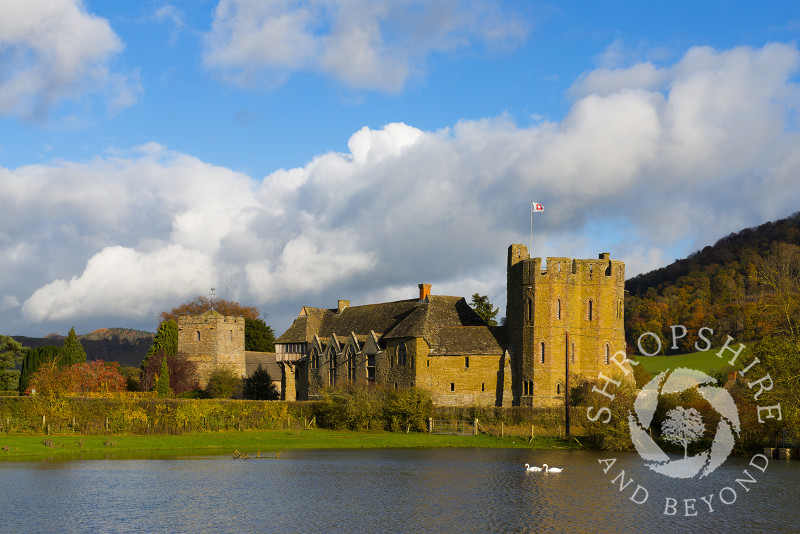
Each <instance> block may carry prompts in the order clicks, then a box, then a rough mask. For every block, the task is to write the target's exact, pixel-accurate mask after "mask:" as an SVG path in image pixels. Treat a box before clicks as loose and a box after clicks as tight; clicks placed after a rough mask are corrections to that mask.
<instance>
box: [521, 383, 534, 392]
mask: <svg viewBox="0 0 800 534" xmlns="http://www.w3.org/2000/svg"><path fill="white" fill-rule="evenodd" d="M522 394H523V395H533V380H523V381H522Z"/></svg>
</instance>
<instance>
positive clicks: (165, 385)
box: [156, 357, 169, 397]
mask: <svg viewBox="0 0 800 534" xmlns="http://www.w3.org/2000/svg"><path fill="white" fill-rule="evenodd" d="M156 391H157V392H158V396H159V397H168V396H169V367H168V365H167V358H166V357H165V358H164V359H162V360H161V372H160V373H159V374H158V380H156Z"/></svg>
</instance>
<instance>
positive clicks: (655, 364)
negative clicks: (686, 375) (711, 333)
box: [636, 349, 731, 375]
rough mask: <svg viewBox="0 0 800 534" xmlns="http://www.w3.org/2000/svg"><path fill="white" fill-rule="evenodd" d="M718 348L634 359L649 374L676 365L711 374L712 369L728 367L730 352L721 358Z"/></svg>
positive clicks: (673, 367)
mask: <svg viewBox="0 0 800 534" xmlns="http://www.w3.org/2000/svg"><path fill="white" fill-rule="evenodd" d="M717 352H719V349H710V350H707V351H703V352H692V353H689V354H676V355H673V356H637V357H636V360H637V361H639V362H640V365H641V366H642V367H643V368H644V370H645V371H647V372H649V373H650V374H651V375H656V374H658V373H660V372H661V371H665V370H667V369H675V368H677V367H687V368H689V369H697V370H698V371H703V372H704V373H706V374H711V375H713V374H714V373H713V372H714V371H719V370H721V369H725V368H727V367H728V360H730V356H731V353H730V352H729V351H726V352H725V354H723V358H719V357H717Z"/></svg>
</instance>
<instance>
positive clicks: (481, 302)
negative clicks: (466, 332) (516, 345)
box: [469, 293, 500, 326]
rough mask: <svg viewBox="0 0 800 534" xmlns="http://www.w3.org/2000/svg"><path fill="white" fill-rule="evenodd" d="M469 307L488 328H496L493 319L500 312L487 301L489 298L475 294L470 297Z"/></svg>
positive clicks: (495, 322)
mask: <svg viewBox="0 0 800 534" xmlns="http://www.w3.org/2000/svg"><path fill="white" fill-rule="evenodd" d="M469 305H470V306H471V307H472V309H473V310H475V313H477V314H478V315H479V316H480V318H481V319H483V320H484V322H486V324H488V325H489V326H497V320H496V319H495V317H496V316H497V313H498V312H499V311H500V310H499V309H498V308H495V307H494V305H493V304H492V303H491V301H489V297H487V296H486V295H479V294H478V293H475V294H474V295H472V302H470V304H469Z"/></svg>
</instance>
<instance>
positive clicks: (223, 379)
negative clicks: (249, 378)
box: [206, 367, 242, 399]
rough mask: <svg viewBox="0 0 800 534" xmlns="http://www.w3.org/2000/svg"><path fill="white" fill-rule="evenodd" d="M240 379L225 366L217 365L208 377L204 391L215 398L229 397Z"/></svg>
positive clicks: (239, 382)
mask: <svg viewBox="0 0 800 534" xmlns="http://www.w3.org/2000/svg"><path fill="white" fill-rule="evenodd" d="M241 382H242V380H241V379H240V378H239V377H238V376H236V373H234V372H233V371H232V370H231V369H229V368H227V367H217V368H216V369H215V370H214V371H212V372H211V376H209V377H208V385H207V386H206V391H208V393H209V394H210V395H211V397H212V398H215V399H230V398H231V397H233V395H234V393H236V390H237V389H238V388H239V385H240V384H241Z"/></svg>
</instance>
